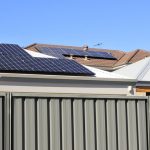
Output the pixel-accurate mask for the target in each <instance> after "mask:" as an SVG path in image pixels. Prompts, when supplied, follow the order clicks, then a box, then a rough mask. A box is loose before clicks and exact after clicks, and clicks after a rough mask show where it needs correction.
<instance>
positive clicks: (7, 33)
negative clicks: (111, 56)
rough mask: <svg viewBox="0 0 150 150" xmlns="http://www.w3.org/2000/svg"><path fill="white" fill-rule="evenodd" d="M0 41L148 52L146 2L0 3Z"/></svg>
mask: <svg viewBox="0 0 150 150" xmlns="http://www.w3.org/2000/svg"><path fill="white" fill-rule="evenodd" d="M0 42H1V43H16V44H19V45H20V46H26V45H29V44H32V43H35V42H36V43H50V44H63V45H74V46H82V45H84V44H88V45H89V46H90V47H97V48H108V49H120V50H126V51H130V50H134V49H137V48H141V49H146V50H150V1H148V0H147V1H144V0H141V1H138V0H124V1H123V0H53V1H51V0H47V1H46V0H5V1H1V2H0ZM97 43H102V44H101V45H100V46H95V45H96V44H97Z"/></svg>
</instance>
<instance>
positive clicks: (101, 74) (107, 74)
mask: <svg viewBox="0 0 150 150" xmlns="http://www.w3.org/2000/svg"><path fill="white" fill-rule="evenodd" d="M84 67H86V68H87V69H89V70H90V71H92V72H94V73H95V77H98V78H113V79H129V78H128V77H126V76H123V75H119V74H116V73H113V72H108V71H104V70H101V69H97V68H94V67H89V66H85V65H84Z"/></svg>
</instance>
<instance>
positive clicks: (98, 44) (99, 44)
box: [94, 42, 103, 46]
mask: <svg viewBox="0 0 150 150" xmlns="http://www.w3.org/2000/svg"><path fill="white" fill-rule="evenodd" d="M101 45H103V43H102V42H100V43H97V44H95V45H94V46H101Z"/></svg>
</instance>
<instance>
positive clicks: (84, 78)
mask: <svg viewBox="0 0 150 150" xmlns="http://www.w3.org/2000/svg"><path fill="white" fill-rule="evenodd" d="M0 78H26V79H27V78H28V79H54V80H60V79H61V80H80V81H81V80H82V81H102V82H103V81H104V82H109V81H111V82H132V83H136V82H137V80H136V79H123V78H99V77H87V76H64V75H41V74H17V73H0Z"/></svg>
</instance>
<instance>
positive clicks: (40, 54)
mask: <svg viewBox="0 0 150 150" xmlns="http://www.w3.org/2000/svg"><path fill="white" fill-rule="evenodd" d="M24 50H25V51H26V52H27V53H28V54H30V55H31V56H32V57H41V58H56V57H54V56H49V55H45V54H42V53H38V52H34V51H30V50H26V49H24Z"/></svg>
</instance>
